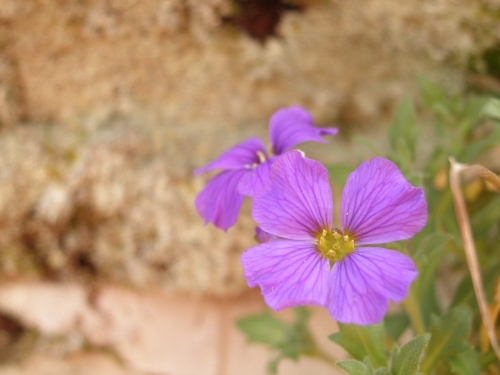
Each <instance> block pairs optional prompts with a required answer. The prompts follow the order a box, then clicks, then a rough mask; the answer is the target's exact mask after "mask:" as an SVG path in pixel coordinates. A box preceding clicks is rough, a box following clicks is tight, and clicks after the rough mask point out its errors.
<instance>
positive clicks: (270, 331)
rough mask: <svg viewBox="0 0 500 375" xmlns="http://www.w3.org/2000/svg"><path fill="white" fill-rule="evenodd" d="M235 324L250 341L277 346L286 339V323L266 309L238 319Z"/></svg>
mask: <svg viewBox="0 0 500 375" xmlns="http://www.w3.org/2000/svg"><path fill="white" fill-rule="evenodd" d="M236 324H237V326H238V328H239V329H240V330H242V331H243V332H244V333H245V334H246V336H247V339H248V340H249V341H252V342H258V343H261V344H267V345H269V346H271V347H272V348H279V347H281V345H282V343H283V342H284V341H285V340H286V336H287V330H288V325H287V324H285V323H283V322H282V321H280V320H279V319H277V318H276V317H275V316H274V315H272V314H271V313H270V312H269V311H267V310H266V311H264V312H263V313H262V314H259V315H252V316H248V317H245V318H242V319H239V320H238V321H237V322H236Z"/></svg>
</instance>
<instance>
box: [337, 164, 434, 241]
mask: <svg viewBox="0 0 500 375" xmlns="http://www.w3.org/2000/svg"><path fill="white" fill-rule="evenodd" d="M340 215H341V221H342V226H343V228H344V232H346V233H350V234H351V235H353V236H354V242H355V243H356V244H357V245H364V244H379V243H387V242H392V241H398V240H403V239H407V238H410V237H412V236H413V235H415V234H416V233H417V232H419V231H420V230H421V229H422V228H423V227H424V226H425V222H426V220H427V202H426V201H425V197H424V192H423V190H422V189H420V188H417V187H414V186H412V185H411V184H410V183H409V182H407V181H406V180H405V178H404V177H403V175H402V173H401V172H400V171H399V169H398V167H397V166H396V165H395V164H394V163H392V162H391V161H389V160H387V159H383V158H373V159H371V160H370V161H367V162H364V163H362V164H361V165H360V166H359V167H358V168H357V169H356V170H355V171H354V172H352V173H351V175H350V176H349V178H348V179H347V182H346V185H345V187H344V191H343V192H342V203H341V206H340Z"/></svg>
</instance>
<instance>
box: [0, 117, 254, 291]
mask: <svg viewBox="0 0 500 375" xmlns="http://www.w3.org/2000/svg"><path fill="white" fill-rule="evenodd" d="M125 128H126V127H125V126H122V128H121V130H116V131H115V129H111V128H110V127H109V126H108V127H107V130H106V131H96V132H93V133H92V134H91V135H90V136H89V135H85V134H83V133H81V132H75V131H73V130H71V129H69V130H68V129H66V130H64V129H58V130H57V131H54V130H55V129H54V128H53V127H52V128H51V127H37V128H36V129H33V128H17V129H15V130H12V131H10V132H9V133H8V134H6V135H4V136H3V137H0V252H1V254H2V256H1V257H0V272H1V273H2V274H4V275H7V276H13V275H16V274H34V275H38V276H41V277H46V278H50V279H53V280H60V281H64V280H66V281H67V280H86V281H92V280H96V279H106V280H113V281H116V282H121V283H125V284H132V285H135V286H141V287H148V286H154V287H157V288H158V287H159V288H163V289H165V290H170V291H172V290H176V291H178V292H190V293H193V294H199V293H209V294H216V295H224V294H234V293H237V292H239V291H241V290H244V289H245V288H246V287H245V282H244V280H243V277H242V269H241V265H240V261H239V256H240V254H241V252H242V251H243V250H244V249H246V248H247V247H249V246H251V245H252V244H254V242H253V241H254V240H253V235H252V233H253V224H252V223H253V222H252V220H251V218H250V215H249V206H248V205H246V206H245V207H244V215H242V217H241V220H240V222H239V223H238V224H237V225H236V227H234V228H232V229H231V230H230V231H229V235H228V234H225V233H224V232H222V231H220V230H218V229H215V228H214V227H212V226H203V220H202V219H201V218H200V217H199V215H198V214H197V213H196V211H195V209H194V199H195V195H196V194H197V192H198V191H199V190H201V188H202V186H203V184H204V180H205V179H204V178H196V179H195V178H194V177H193V176H192V168H188V164H189V160H187V159H180V158H179V157H176V156H175V153H176V151H175V149H177V148H182V147H185V148H188V147H190V146H189V145H188V143H186V142H182V141H180V140H179V142H177V143H176V144H175V145H172V146H169V145H168V144H165V143H164V142H162V141H161V140H159V138H158V137H157V136H153V135H151V134H148V133H146V132H142V133H141V132H140V131H139V130H137V129H136V130H131V129H128V130H127V129H125ZM155 143H156V146H155ZM163 148H166V149H165V150H164V149H163ZM193 149H194V148H193ZM182 160H183V161H182ZM182 163H183V164H182Z"/></svg>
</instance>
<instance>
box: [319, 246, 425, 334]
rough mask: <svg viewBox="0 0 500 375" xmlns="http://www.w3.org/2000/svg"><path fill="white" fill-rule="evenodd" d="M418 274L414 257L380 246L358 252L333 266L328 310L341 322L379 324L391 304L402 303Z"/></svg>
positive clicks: (360, 249) (358, 250)
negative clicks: (392, 302)
mask: <svg viewBox="0 0 500 375" xmlns="http://www.w3.org/2000/svg"><path fill="white" fill-rule="evenodd" d="M417 275H418V272H417V269H416V267H415V264H414V263H413V261H412V260H411V258H409V257H407V256H406V255H404V254H401V253H399V252H397V251H394V250H388V249H383V248H379V247H365V248H358V249H355V250H354V252H353V253H351V254H349V255H347V256H346V257H345V258H344V259H343V260H342V261H339V262H337V263H335V264H334V266H333V269H332V276H331V291H330V298H329V300H328V302H327V304H326V306H325V307H326V308H327V309H328V310H329V311H330V315H331V316H332V318H333V319H336V320H338V321H339V322H342V323H354V324H360V325H367V324H376V323H378V322H380V321H381V320H382V318H383V317H384V315H385V313H386V312H387V305H388V301H389V300H392V301H394V302H400V301H402V300H403V299H404V298H405V297H406V295H407V293H408V288H409V286H410V284H411V282H412V281H413V280H415V278H416V277H417Z"/></svg>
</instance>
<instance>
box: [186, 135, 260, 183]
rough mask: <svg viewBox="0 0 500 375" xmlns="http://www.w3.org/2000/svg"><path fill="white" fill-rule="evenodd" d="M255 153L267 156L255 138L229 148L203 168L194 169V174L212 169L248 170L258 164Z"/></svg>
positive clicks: (257, 157)
mask: <svg viewBox="0 0 500 375" xmlns="http://www.w3.org/2000/svg"><path fill="white" fill-rule="evenodd" d="M257 152H261V153H263V154H264V155H266V156H267V153H266V147H265V146H264V144H263V143H262V141H261V140H260V139H259V138H256V137H252V138H249V139H247V140H246V141H243V142H241V143H238V144H237V145H236V146H234V147H232V148H230V149H229V150H227V151H226V152H224V153H223V154H222V155H221V156H219V157H218V158H217V159H215V160H214V161H212V162H210V163H209V164H207V165H205V166H204V167H202V168H198V169H195V171H194V174H195V175H196V176H197V175H199V174H201V173H205V172H208V171H212V170H214V169H241V168H250V167H251V166H252V165H253V164H258V163H259V156H258V155H257Z"/></svg>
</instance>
